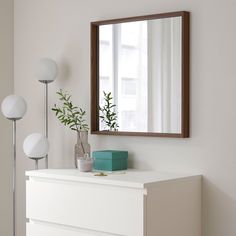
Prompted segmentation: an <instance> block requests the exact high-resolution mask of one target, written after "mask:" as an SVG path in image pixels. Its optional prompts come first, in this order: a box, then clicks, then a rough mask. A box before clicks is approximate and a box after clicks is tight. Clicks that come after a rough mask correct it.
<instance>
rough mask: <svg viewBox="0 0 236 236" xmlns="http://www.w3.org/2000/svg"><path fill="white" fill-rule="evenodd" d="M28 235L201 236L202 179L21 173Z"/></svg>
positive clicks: (147, 173)
mask: <svg viewBox="0 0 236 236" xmlns="http://www.w3.org/2000/svg"><path fill="white" fill-rule="evenodd" d="M26 176H27V177H28V180H27V181H26V217H27V218H28V223H27V236H201V176H199V175H197V176H191V175H181V174H170V173H162V172H154V171H136V170H129V171H126V172H117V173H112V174H109V175H108V176H106V177H97V176H94V173H80V172H79V171H78V170H65V169H64V170H55V169H51V170H50V169H49V170H39V171H28V172H26Z"/></svg>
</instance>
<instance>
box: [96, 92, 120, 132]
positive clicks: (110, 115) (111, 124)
mask: <svg viewBox="0 0 236 236" xmlns="http://www.w3.org/2000/svg"><path fill="white" fill-rule="evenodd" d="M103 95H104V105H103V106H102V107H99V110H100V113H101V115H100V116H99V117H100V118H101V119H102V122H104V123H105V125H106V126H107V127H108V128H109V131H117V129H118V127H119V125H118V123H117V114H116V112H115V107H116V105H115V104H113V103H112V99H113V97H112V95H111V92H108V93H106V92H105V91H103Z"/></svg>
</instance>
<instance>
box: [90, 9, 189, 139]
mask: <svg viewBox="0 0 236 236" xmlns="http://www.w3.org/2000/svg"><path fill="white" fill-rule="evenodd" d="M189 15H190V13H189V12H186V11H179V12H170V13H161V14H154V15H146V16H137V17H129V18H122V19H113V20H104V21H96V22H91V134H101V135H125V136H153V137H173V138H187V137H189V31H190V29H189V28H190V26H189V25H190V24H189V21H190V20H189ZM178 16H181V17H182V108H181V109H182V111H181V115H182V117H181V133H154V132H123V131H100V130H99V26H101V25H106V24H117V23H124V22H130V21H142V20H153V19H161V18H169V17H178Z"/></svg>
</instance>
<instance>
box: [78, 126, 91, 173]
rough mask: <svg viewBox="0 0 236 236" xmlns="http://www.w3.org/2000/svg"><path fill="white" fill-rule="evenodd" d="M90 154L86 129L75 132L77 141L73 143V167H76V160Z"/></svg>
mask: <svg viewBox="0 0 236 236" xmlns="http://www.w3.org/2000/svg"><path fill="white" fill-rule="evenodd" d="M86 156H90V144H89V143H88V131H78V132H77V143H76V144H75V167H76V168H78V165H77V160H78V159H84V158H85V157H86Z"/></svg>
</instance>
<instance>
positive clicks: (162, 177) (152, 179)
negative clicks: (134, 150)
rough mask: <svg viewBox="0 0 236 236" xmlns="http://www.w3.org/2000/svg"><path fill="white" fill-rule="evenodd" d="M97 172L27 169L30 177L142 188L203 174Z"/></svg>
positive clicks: (132, 171)
mask: <svg viewBox="0 0 236 236" xmlns="http://www.w3.org/2000/svg"><path fill="white" fill-rule="evenodd" d="M96 173H98V172H88V173H84V172H79V171H78V170H76V169H45V170H33V171H26V176H28V177H30V178H44V179H51V180H62V181H63V180H64V181H76V182H83V183H93V184H104V185H113V186H120V187H130V188H141V189H143V188H147V187H151V186H152V185H154V184H157V183H158V182H163V181H173V180H183V179H186V178H199V179H200V178H201V175H196V174H181V173H167V172H159V171H146V170H135V169H130V170H125V171H114V172H105V173H106V174H107V176H95V174H96Z"/></svg>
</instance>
